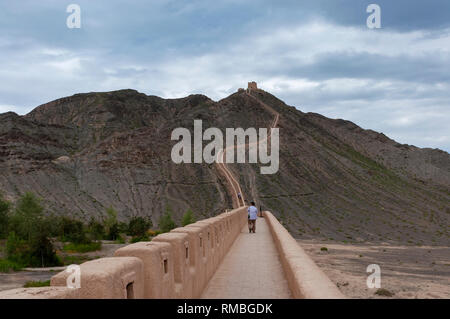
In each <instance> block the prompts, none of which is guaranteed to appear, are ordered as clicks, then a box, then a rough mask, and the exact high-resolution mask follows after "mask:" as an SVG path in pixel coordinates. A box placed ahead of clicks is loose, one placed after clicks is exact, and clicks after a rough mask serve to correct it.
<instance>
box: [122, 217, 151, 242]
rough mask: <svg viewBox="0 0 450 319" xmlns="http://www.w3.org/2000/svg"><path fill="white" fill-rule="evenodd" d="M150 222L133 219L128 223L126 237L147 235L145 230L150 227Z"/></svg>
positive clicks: (141, 218)
mask: <svg viewBox="0 0 450 319" xmlns="http://www.w3.org/2000/svg"><path fill="white" fill-rule="evenodd" d="M152 226H153V225H152V222H151V220H149V219H147V218H144V217H141V216H139V217H133V218H131V219H130V222H129V223H128V235H130V236H138V237H142V236H145V235H147V230H148V229H149V228H150V227H152Z"/></svg>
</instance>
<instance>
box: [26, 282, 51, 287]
mask: <svg viewBox="0 0 450 319" xmlns="http://www.w3.org/2000/svg"><path fill="white" fill-rule="evenodd" d="M49 286H50V280H46V281H27V282H26V283H25V284H24V285H23V288H32V287H49Z"/></svg>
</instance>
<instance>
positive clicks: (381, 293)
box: [375, 288, 394, 297]
mask: <svg viewBox="0 0 450 319" xmlns="http://www.w3.org/2000/svg"><path fill="white" fill-rule="evenodd" d="M375 295H379V296H385V297H392V296H393V295H394V293H393V292H390V291H389V290H387V289H384V288H380V289H377V291H375Z"/></svg>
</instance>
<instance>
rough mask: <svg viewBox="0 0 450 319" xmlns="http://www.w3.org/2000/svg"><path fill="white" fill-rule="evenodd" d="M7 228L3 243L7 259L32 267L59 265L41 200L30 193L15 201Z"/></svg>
mask: <svg viewBox="0 0 450 319" xmlns="http://www.w3.org/2000/svg"><path fill="white" fill-rule="evenodd" d="M10 230H11V231H12V232H11V233H10V235H9V236H8V240H7V243H6V251H7V257H8V259H10V260H12V261H15V262H17V263H20V264H21V265H23V266H31V267H39V266H42V267H44V266H56V265H60V261H59V259H58V257H57V256H56V252H55V250H54V248H53V244H52V242H51V241H50V232H51V229H50V227H49V220H48V218H46V217H45V215H44V208H43V207H42V205H41V204H40V199H39V198H37V197H36V196H35V195H33V194H32V193H26V194H25V195H23V196H22V197H21V198H20V199H19V200H18V202H17V205H16V209H15V210H14V213H13V215H12V216H11V219H10Z"/></svg>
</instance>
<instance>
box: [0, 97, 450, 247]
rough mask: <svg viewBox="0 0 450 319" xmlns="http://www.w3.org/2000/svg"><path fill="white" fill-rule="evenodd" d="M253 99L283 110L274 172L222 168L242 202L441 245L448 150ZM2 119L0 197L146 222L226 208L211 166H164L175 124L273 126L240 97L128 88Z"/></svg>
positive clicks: (329, 233) (344, 235)
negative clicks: (27, 196)
mask: <svg viewBox="0 0 450 319" xmlns="http://www.w3.org/2000/svg"><path fill="white" fill-rule="evenodd" d="M251 94H252V95H253V96H254V97H256V98H257V99H259V100H260V101H262V102H264V103H266V104H268V105H270V106H271V107H272V108H274V109H275V110H276V111H277V112H279V113H280V122H279V126H278V127H279V128H280V171H279V172H278V173H277V174H275V175H274V176H270V175H269V176H264V175H260V174H259V166H258V165H255V164H230V169H231V170H232V171H233V173H234V175H235V176H237V177H239V182H240V184H241V185H242V186H243V192H244V193H245V194H246V198H248V199H254V200H256V201H257V202H258V204H260V205H261V206H263V208H265V209H268V210H271V211H273V212H274V214H275V215H276V216H277V217H278V218H280V220H281V221H282V222H284V224H285V226H287V228H288V229H289V231H290V232H291V233H292V234H293V235H295V236H297V237H301V238H303V237H306V238H310V237H320V238H327V239H331V238H332V239H333V240H345V241H347V240H348V241H352V240H354V241H358V240H359V241H361V240H372V241H390V240H391V241H397V242H398V241H401V242H409V241H411V242H415V243H416V242H417V243H423V244H426V243H432V244H433V243H439V242H442V241H448V238H449V232H448V229H447V227H445V225H448V224H449V214H450V209H449V208H448V202H450V201H449V199H450V192H449V185H450V155H449V154H448V153H446V152H445V151H441V150H433V149H426V148H417V147H415V146H410V145H405V144H400V143H397V142H395V141H394V140H392V139H390V138H388V137H387V136H385V135H384V134H382V133H378V132H375V131H372V130H364V129H362V128H360V127H359V126H357V125H356V124H354V123H352V122H350V121H345V120H341V119H336V120H334V119H328V118H326V117H324V116H322V115H320V114H316V113H303V112H301V111H300V110H297V109H296V108H294V107H292V106H288V105H286V104H285V103H284V102H283V101H281V100H279V99H278V98H276V97H275V96H273V95H271V94H270V93H268V92H265V91H262V90H258V91H254V92H252V93H251ZM10 113H11V112H8V113H4V114H0V168H1V171H2V174H0V191H2V192H3V193H5V194H6V195H7V196H8V198H10V199H16V198H17V197H18V196H19V195H20V194H22V193H23V192H25V191H33V192H35V193H37V194H38V195H39V196H41V197H42V198H44V199H45V203H46V205H47V207H48V209H49V210H50V211H52V212H55V213H58V214H70V215H73V216H77V217H80V218H85V219H86V218H89V217H91V216H93V217H95V218H102V216H103V212H104V210H105V208H106V207H109V206H113V207H115V208H116V209H117V210H118V212H119V216H120V218H122V219H127V218H130V217H132V216H136V215H147V216H149V217H151V218H152V220H153V221H154V224H157V221H158V219H159V216H160V215H161V214H162V213H163V212H164V211H165V210H166V208H167V207H169V206H170V207H171V209H173V210H174V211H175V217H176V219H180V217H181V215H182V214H183V213H184V211H186V209H187V208H192V209H193V210H194V212H195V213H196V215H197V216H198V217H200V218H201V217H207V216H211V215H215V214H217V213H219V212H221V211H223V210H224V209H227V208H228V209H229V208H231V206H232V200H231V196H230V194H228V192H227V190H226V181H225V180H224V178H223V177H221V176H220V174H219V172H218V171H217V169H216V168H215V167H214V165H209V164H179V165H176V164H174V163H172V162H171V160H170V150H171V146H172V145H173V144H174V142H173V141H171V140H170V133H171V131H172V130H173V129H174V128H176V127H186V128H189V129H190V130H191V132H192V127H193V120H194V119H201V120H202V121H203V127H204V128H206V127H218V128H219V129H224V128H226V127H243V128H248V127H268V126H269V125H270V123H271V121H272V120H273V118H272V117H273V116H272V114H270V113H269V112H267V110H264V109H263V108H261V106H260V105H258V103H257V102H256V101H254V100H253V99H252V98H250V97H248V96H245V93H242V92H241V93H240V92H237V93H233V94H231V95H230V96H228V97H226V98H224V99H221V100H219V101H213V100H211V99H210V98H208V97H207V96H205V95H201V94H195V95H190V96H188V97H184V98H179V99H162V98H159V97H156V96H148V95H145V94H143V93H139V92H138V91H135V90H130V89H127V90H119V91H112V92H91V93H85V94H75V95H73V96H70V97H66V98H62V99H57V100H54V101H51V102H49V103H45V104H43V105H40V106H38V107H37V108H35V109H34V110H32V111H31V112H30V113H28V114H26V115H24V116H19V115H17V114H16V115H13V114H10ZM430 216H431V217H430ZM352 219H353V221H352ZM399 227H400V229H402V231H400V234H399V235H398V236H397V235H395V233H394V232H395V230H396V229H397V230H398V229H399ZM412 227H414V228H415V229H413V228H412ZM388 234H390V235H388ZM397 237H398V238H397ZM350 238H351V239H350Z"/></svg>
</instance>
